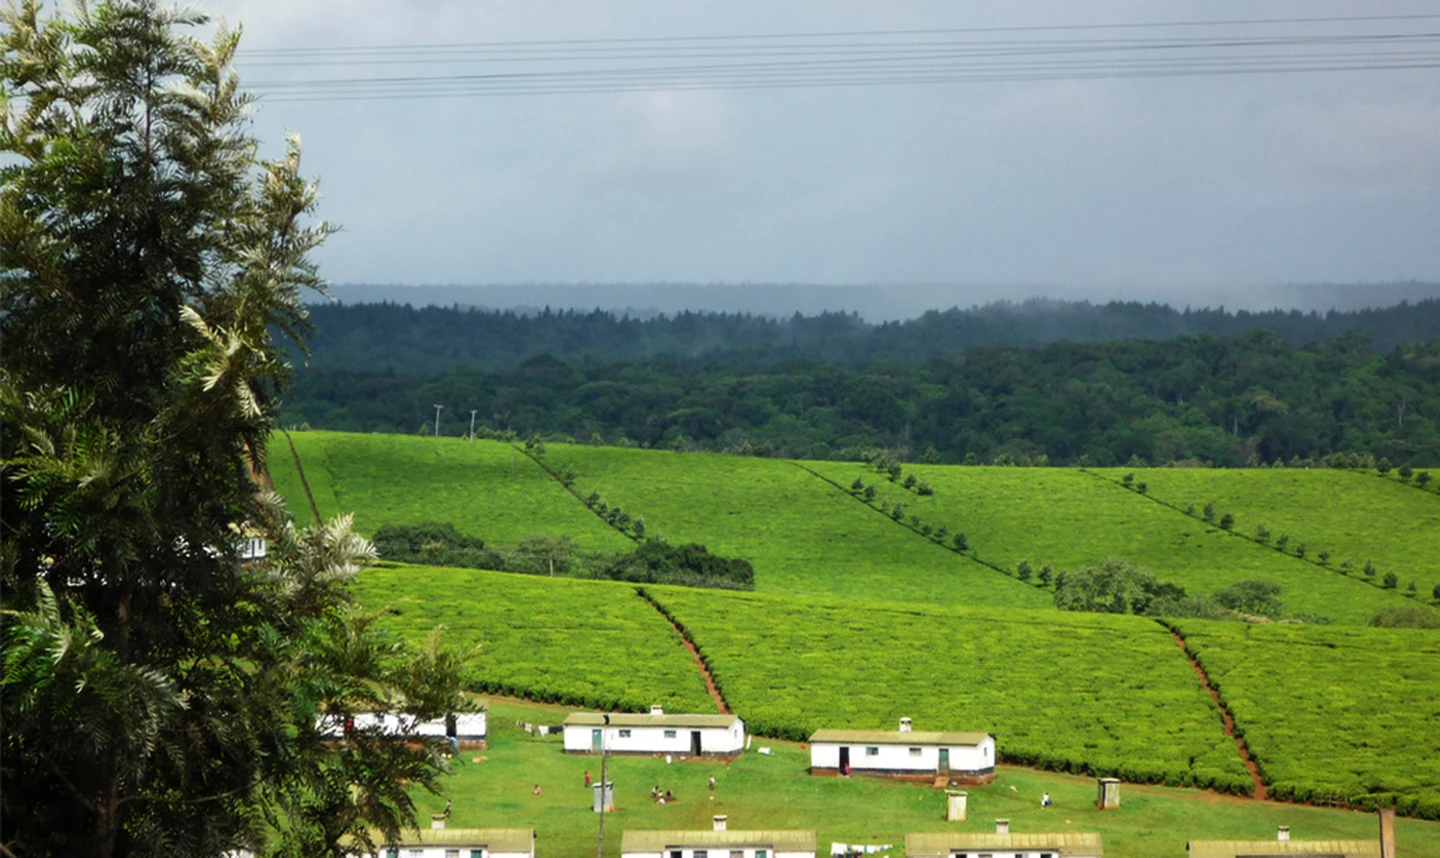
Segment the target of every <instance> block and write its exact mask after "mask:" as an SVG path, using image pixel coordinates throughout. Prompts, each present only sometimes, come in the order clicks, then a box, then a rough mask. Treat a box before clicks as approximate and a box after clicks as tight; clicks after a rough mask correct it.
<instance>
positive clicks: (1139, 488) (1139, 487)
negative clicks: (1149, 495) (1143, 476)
mask: <svg viewBox="0 0 1440 858" xmlns="http://www.w3.org/2000/svg"><path fill="white" fill-rule="evenodd" d="M1149 490H1150V487H1149V486H1147V485H1145V484H1144V483H1136V484H1135V491H1137V492H1139V493H1140V494H1142V495H1143V494H1145V492H1147V491H1149Z"/></svg>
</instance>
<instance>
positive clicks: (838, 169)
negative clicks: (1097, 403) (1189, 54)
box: [201, 0, 1440, 304]
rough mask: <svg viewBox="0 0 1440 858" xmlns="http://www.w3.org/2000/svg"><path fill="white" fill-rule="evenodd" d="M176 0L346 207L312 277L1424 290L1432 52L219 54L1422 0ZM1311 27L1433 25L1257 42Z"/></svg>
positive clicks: (924, 25)
mask: <svg viewBox="0 0 1440 858" xmlns="http://www.w3.org/2000/svg"><path fill="white" fill-rule="evenodd" d="M201 8H203V9H205V10H207V11H209V12H211V13H212V14H214V15H216V16H219V17H223V18H224V19H225V20H227V21H228V22H231V23H239V24H242V25H243V27H244V29H245V37H244V41H243V43H242V58H241V60H240V63H239V67H240V71H241V74H242V78H243V80H244V81H245V82H246V83H247V84H249V85H252V86H255V87H256V88H257V89H258V90H259V91H260V92H261V93H262V94H264V93H266V92H269V93H271V95H270V96H269V97H266V98H263V99H262V100H261V102H260V106H259V107H258V109H257V111H256V113H255V125H254V129H253V130H254V132H255V133H256V134H257V135H258V136H259V137H261V138H262V139H264V140H265V141H266V142H267V148H268V149H269V150H270V151H274V150H276V149H278V147H279V145H280V142H281V140H282V138H283V135H284V133H285V132H286V131H287V130H290V131H295V132H298V133H299V134H300V135H301V137H302V139H303V141H304V158H305V161H304V163H305V165H306V169H307V172H309V173H311V174H314V175H318V176H319V177H320V179H321V189H322V193H323V199H322V204H321V211H322V214H323V215H324V216H325V217H326V218H327V219H329V220H331V221H334V222H336V223H338V224H339V225H341V226H342V227H343V231H342V232H341V233H339V234H338V235H336V236H335V237H334V238H332V239H331V240H330V242H329V244H328V245H327V246H326V247H325V248H324V249H323V250H322V251H321V252H320V254H319V260H320V262H321V264H322V270H323V271H324V273H325V275H326V276H327V277H328V278H329V279H330V280H331V281H333V282H336V283H345V282H352V283H385V284H485V283H492V284H493V283H507V284H526V283H565V284H603V283H652V282H694V283H705V284H717V283H718V284H725V283H734V284H745V283H750V284H754V283H771V282H788V283H807V284H876V285H882V286H896V287H901V286H904V285H906V284H986V288H987V289H989V290H990V293H994V292H995V291H996V290H997V289H998V290H999V291H1000V292H1001V293H1002V294H1003V293H1004V291H1005V289H1007V288H1013V289H1014V290H1015V292H1016V295H1017V296H1019V295H1020V294H1021V293H1024V294H1025V295H1029V294H1040V293H1043V292H1045V291H1047V290H1048V291H1052V292H1056V293H1063V294H1065V295H1067V296H1077V295H1078V296H1088V297H1110V296H1112V295H1116V294H1121V295H1123V296H1125V297H1153V298H1155V299H1157V300H1182V301H1185V302H1189V303H1194V304H1204V303H1207V299H1209V298H1219V299H1220V300H1223V299H1224V298H1225V297H1230V298H1231V303H1232V304H1234V303H1243V298H1244V297H1245V296H1246V295H1250V294H1262V293H1263V290H1265V289H1268V288H1272V287H1274V286H1275V285H1276V284H1286V283H1356V282H1362V283H1374V282H1394V281H1405V280H1411V279H1419V280H1430V281H1436V280H1440V241H1437V240H1436V239H1437V233H1440V230H1437V225H1440V69H1437V68H1425V69H1413V70H1385V71H1346V72H1324V73H1310V74H1267V75H1247V76H1206V77H1176V78H1131V79H1104V80H1093V79H1068V80H1066V79H1061V80H1039V81H1002V82H971V83H938V84H908V85H901V86H872V87H833V88H778V89H760V90H753V89H752V90H747V89H720V90H684V91H667V90H663V89H652V90H649V91H633V92H623V93H615V92H611V93H586V94H558V95H548V94H523V95H511V96H490V97H451V96H444V97H432V98H407V99H394V100H364V99H362V100H353V101H340V102H327V101H308V102H300V103H295V102H286V101H284V100H283V99H281V98H279V97H278V95H277V93H279V92H281V91H282V90H280V89H279V87H278V86H276V85H275V84H276V82H284V81H287V80H288V81H294V80H302V79H313V78H316V77H321V76H335V77H346V76H349V77H357V76H388V75H404V74H414V73H422V74H435V73H447V72H455V71H462V72H464V71H473V70H474V68H475V67H474V66H469V67H459V66H456V67H449V66H430V67H424V68H419V67H410V66H385V67H367V66H349V65H341V66H338V67H322V68H314V67H300V68H295V67H273V66H265V65H263V64H262V63H261V60H260V58H261V57H263V56H264V54H263V53H262V54H250V53H246V52H247V51H264V50H266V49H274V48H287V47H304V48H315V47H319V46H325V47H329V46H360V45H425V44H435V43H455V42H463V43H470V42H510V41H536V40H572V39H597V38H641V37H647V38H648V37H675V36H687V37H689V36H722V35H724V36H729V35H753V34H778V33H817V32H842V31H854V32H870V31H877V30H886V31H889V30H914V29H921V30H930V29H941V28H973V27H997V26H999V27H1018V26H1036V25H1046V26H1049V25H1077V24H1085V25H1089V24H1097V23H1102V24H1111V23H1155V22H1179V21H1211V20H1220V19H1253V18H1259V17H1265V18H1285V17H1302V16H1303V17H1319V16H1331V15H1336V16H1343V15H1354V14H1356V13H1357V11H1363V10H1365V9H1373V8H1378V9H1380V10H1383V12H1385V13H1386V14H1400V13H1407V12H1409V13H1440V7H1437V6H1436V4H1435V3H1433V2H1409V0H1392V2H1387V3H1385V4H1383V5H1379V6H1378V7H1377V6H1372V5H1371V4H1364V5H1356V4H1353V3H1349V2H1328V0H1263V2H1254V0H1244V2H1230V0H1205V2H1189V1H1188V0H1149V2H1125V0H1114V2H1085V3H1079V2H1072V0H1028V1H1027V0H1009V1H1007V2H999V0H996V1H995V2H987V0H976V2H963V3H961V2H950V0H943V2H905V0H896V2H884V3H881V2H853V0H824V2H819V0H817V1H816V2H801V0H791V2H785V0H758V2H756V0H723V2H711V0H689V2H684V3H674V2H658V0H654V2H650V1H649V0H646V1H645V2H642V1H641V0H605V2H597V0H585V2H560V0H525V2H518V0H517V2H503V3H502V2H450V0H426V2H419V1H418V0H216V2H209V3H203V4H202V5H201ZM1337 28H1338V31H1344V32H1365V33H1387V32H1409V33H1423V32H1430V33H1433V32H1436V31H1440V18H1432V19H1429V20H1417V21H1395V22H1380V21H1362V22H1355V23H1350V24H1343V25H1335V24H1331V25H1320V24H1293V25H1286V26H1283V27H1275V28H1273V29H1272V30H1271V32H1282V31H1283V32H1284V33H1287V34H1300V35H1306V34H1319V33H1332V32H1336V31H1337ZM1195 32H1196V31H1195V30H1194V29H1193V28H1191V29H1186V28H1178V27H1177V28H1164V29H1161V30H1158V31H1152V30H1146V31H1144V33H1143V34H1144V35H1146V36H1156V35H1162V36H1171V35H1174V36H1177V37H1180V36H1186V35H1194V33H1195ZM1203 32H1205V33H1206V34H1218V35H1225V34H1227V33H1230V32H1239V31H1238V30H1235V28H1228V29H1227V28H1226V27H1223V26H1220V27H1215V28H1210V29H1205V30H1203ZM1088 34H1089V31H1076V32H1075V33H1067V32H1065V31H1057V32H1047V33H1046V34H1044V37H1045V38H1065V37H1067V36H1072V35H1079V36H1085V35H1088ZM1012 37H1013V36H1010V35H994V36H986V35H980V36H968V37H967V38H974V39H982V38H1012ZM1430 51H1431V53H1430V56H1431V57H1435V56H1436V53H1435V45H1434V44H1433V43H1432V44H1431V45H1430ZM501 65H503V64H501ZM490 68H491V70H505V69H503V68H498V67H495V66H492V67H490ZM267 87H269V88H267ZM1257 290H1258V291H1257ZM1208 302H1209V303H1216V301H1208Z"/></svg>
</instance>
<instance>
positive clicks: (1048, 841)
mask: <svg viewBox="0 0 1440 858" xmlns="http://www.w3.org/2000/svg"><path fill="white" fill-rule="evenodd" d="M972 849H974V850H979V849H994V850H997V851H998V850H1006V851H1008V850H1020V849H1024V850H1030V849H1045V850H1049V851H1054V852H1055V853H1056V854H1058V855H1062V856H1064V855H1104V854H1105V846H1104V844H1102V843H1101V841H1100V835H1098V834H1095V833H1093V832H1089V831H1060V832H1055V833H1052V834H1031V833H1021V834H995V833H993V832H992V833H989V834H983V833H966V832H960V831H946V832H940V833H935V834H907V835H905V854H906V855H908V856H910V858H921V856H929V855H941V856H947V858H948V856H949V855H950V854H951V853H953V852H956V851H968V850H972Z"/></svg>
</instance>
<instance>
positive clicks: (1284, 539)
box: [1275, 533, 1290, 551]
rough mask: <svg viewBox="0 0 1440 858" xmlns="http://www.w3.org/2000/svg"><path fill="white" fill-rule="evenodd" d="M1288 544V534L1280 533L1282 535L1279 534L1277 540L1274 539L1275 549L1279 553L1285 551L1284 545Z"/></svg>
mask: <svg viewBox="0 0 1440 858" xmlns="http://www.w3.org/2000/svg"><path fill="white" fill-rule="evenodd" d="M1289 544H1290V534H1288V533H1282V534H1280V536H1279V537H1277V538H1276V539H1275V547H1276V548H1278V549H1280V550H1281V551H1284V550H1285V546H1286V545H1289Z"/></svg>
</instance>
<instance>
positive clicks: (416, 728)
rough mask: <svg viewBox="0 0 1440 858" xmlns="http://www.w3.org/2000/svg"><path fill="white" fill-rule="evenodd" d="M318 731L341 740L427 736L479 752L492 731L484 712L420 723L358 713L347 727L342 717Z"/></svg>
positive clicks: (395, 716)
mask: <svg viewBox="0 0 1440 858" xmlns="http://www.w3.org/2000/svg"><path fill="white" fill-rule="evenodd" d="M318 727H319V729H320V732H321V733H322V734H323V735H325V736H331V737H334V738H337V739H338V738H341V737H343V736H344V735H345V733H346V732H347V731H349V730H371V729H375V728H378V729H379V732H380V733H382V734H383V735H386V736H407V735H408V736H423V737H426V738H431V739H450V738H453V739H455V741H456V743H457V744H458V745H459V746H460V747H464V748H476V747H480V746H482V745H484V744H485V741H486V734H487V732H488V730H489V724H488V718H487V716H486V712H485V710H484V709H481V710H478V711H475V712H456V713H453V714H451V715H447V716H446V717H444V718H432V719H430V720H428V721H420V720H418V719H417V718H416V717H415V716H414V715H406V714H403V713H396V712H357V713H355V715H354V716H353V717H352V718H350V719H349V722H348V723H346V722H345V721H344V720H343V719H341V718H340V717H338V716H330V715H327V716H322V717H321V718H320V719H319V723H318Z"/></svg>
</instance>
